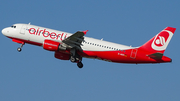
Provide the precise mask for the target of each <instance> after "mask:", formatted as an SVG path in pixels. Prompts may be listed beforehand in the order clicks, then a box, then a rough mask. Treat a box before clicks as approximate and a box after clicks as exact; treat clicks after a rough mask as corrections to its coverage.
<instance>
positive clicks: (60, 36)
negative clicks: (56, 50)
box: [28, 28, 67, 41]
mask: <svg viewBox="0 0 180 101" xmlns="http://www.w3.org/2000/svg"><path fill="white" fill-rule="evenodd" d="M28 30H29V33H30V34H34V35H37V36H41V35H42V36H43V37H45V38H47V37H50V38H51V39H56V40H58V39H60V40H61V41H62V40H63V39H65V38H66V37H67V34H65V33H61V34H56V33H55V32H51V33H50V32H49V31H47V30H46V29H44V30H40V29H39V28H38V29H35V28H30V29H28Z"/></svg>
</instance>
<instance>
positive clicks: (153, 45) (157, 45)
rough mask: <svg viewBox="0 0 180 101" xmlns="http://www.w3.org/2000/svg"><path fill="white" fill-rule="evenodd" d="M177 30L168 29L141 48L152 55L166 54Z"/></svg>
mask: <svg viewBox="0 0 180 101" xmlns="http://www.w3.org/2000/svg"><path fill="white" fill-rule="evenodd" d="M175 30H176V28H172V27H166V28H165V29H164V30H162V31H161V32H160V33H158V34H157V35H156V36H154V37H153V38H152V39H150V40H149V41H148V42H146V43H145V44H144V45H142V46H141V47H140V48H141V49H144V50H146V51H149V52H151V53H162V54H163V53H164V51H165V49H166V48H167V46H168V44H169V42H170V40H171V38H172V36H173V34H174V32H175Z"/></svg>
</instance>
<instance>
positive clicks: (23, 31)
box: [20, 25, 27, 35]
mask: <svg viewBox="0 0 180 101" xmlns="http://www.w3.org/2000/svg"><path fill="white" fill-rule="evenodd" d="M26 28H27V25H22V27H21V30H20V34H24V35H25V31H26Z"/></svg>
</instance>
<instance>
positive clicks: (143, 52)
mask: <svg viewBox="0 0 180 101" xmlns="http://www.w3.org/2000/svg"><path fill="white" fill-rule="evenodd" d="M175 30H176V28H173V27H166V28H165V29H163V30H162V31H161V32H160V33H158V34H157V35H155V36H154V37H153V38H151V39H150V40H149V41H147V42H146V43H145V44H143V45H142V46H140V47H131V46H126V45H122V44H117V43H112V42H107V41H104V40H98V39H94V38H89V37H85V35H86V33H87V31H88V30H86V31H77V32H76V33H74V34H71V33H67V32H63V31H58V30H53V29H49V28H44V27H40V26H35V25H31V24H14V25H12V26H11V27H7V28H4V29H3V30H2V34H3V35H5V36H6V37H8V38H10V39H12V41H13V42H16V43H19V44H20V47H19V48H17V50H18V51H19V52H20V51H21V50H22V47H23V45H24V44H25V43H28V44H32V45H37V46H41V47H43V48H44V49H45V50H48V51H54V56H55V58H57V59H61V60H70V61H71V62H73V63H77V66H78V67H79V68H82V67H83V63H82V58H83V57H85V58H93V59H100V60H104V61H108V62H116V63H132V64H140V63H166V62H171V61H172V59H171V58H169V57H167V56H164V51H165V49H166V48H167V46H168V44H169V42H170V40H171V38H172V36H173V34H174V32H175Z"/></svg>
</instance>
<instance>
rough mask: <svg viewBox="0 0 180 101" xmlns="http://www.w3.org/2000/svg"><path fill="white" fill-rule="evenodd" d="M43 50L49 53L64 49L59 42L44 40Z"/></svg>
mask: <svg viewBox="0 0 180 101" xmlns="http://www.w3.org/2000/svg"><path fill="white" fill-rule="evenodd" d="M43 48H44V49H45V50H49V51H58V50H66V47H63V46H62V45H61V44H60V43H59V42H56V41H52V40H44V43H43Z"/></svg>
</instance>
